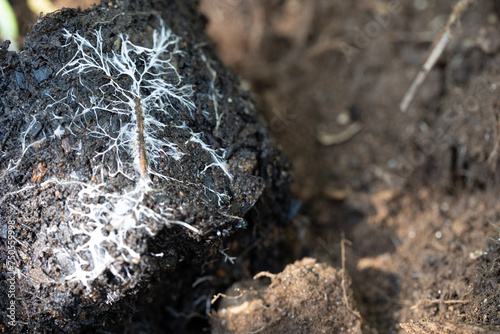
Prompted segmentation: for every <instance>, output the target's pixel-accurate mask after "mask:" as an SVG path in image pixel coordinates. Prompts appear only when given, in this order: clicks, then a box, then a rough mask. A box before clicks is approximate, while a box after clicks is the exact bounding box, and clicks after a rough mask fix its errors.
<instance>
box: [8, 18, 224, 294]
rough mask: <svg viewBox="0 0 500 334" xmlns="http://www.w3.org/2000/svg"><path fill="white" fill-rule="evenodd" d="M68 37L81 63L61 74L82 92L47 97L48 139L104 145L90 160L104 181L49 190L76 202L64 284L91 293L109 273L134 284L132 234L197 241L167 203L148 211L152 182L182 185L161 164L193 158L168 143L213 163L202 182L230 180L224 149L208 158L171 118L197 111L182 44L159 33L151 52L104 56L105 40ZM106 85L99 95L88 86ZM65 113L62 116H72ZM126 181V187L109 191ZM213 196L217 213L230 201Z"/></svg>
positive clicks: (124, 43) (124, 46) (126, 44)
mask: <svg viewBox="0 0 500 334" xmlns="http://www.w3.org/2000/svg"><path fill="white" fill-rule="evenodd" d="M64 37H65V38H66V41H67V43H66V45H65V47H70V46H74V47H75V48H76V53H75V54H74V56H73V57H72V59H71V60H70V61H69V62H68V63H67V64H66V65H65V66H64V67H62V68H61V70H60V71H59V72H58V74H59V75H62V76H70V75H72V76H75V74H76V75H77V76H78V78H79V80H78V86H77V87H75V89H72V90H70V91H68V92H67V93H66V96H65V97H62V98H56V97H51V98H52V100H53V103H51V104H49V105H47V107H46V109H45V114H48V115H52V116H53V121H54V123H55V124H58V125H57V127H56V126H54V127H55V129H53V135H52V136H50V138H51V139H52V140H61V138H62V137H63V136H74V137H76V138H77V141H79V142H80V146H81V138H82V136H89V140H94V141H96V142H99V143H105V145H104V147H103V145H101V144H100V145H101V146H100V147H103V148H102V149H101V150H99V151H97V152H95V154H94V155H93V156H92V157H91V158H92V159H93V161H94V162H95V163H94V164H93V173H94V176H99V177H98V180H99V182H100V183H98V184H96V183H92V182H89V181H88V180H83V179H79V177H78V176H77V175H76V174H74V173H72V175H71V176H70V179H69V180H60V179H53V180H51V181H50V182H52V183H54V184H56V185H58V186H64V187H69V188H72V189H73V191H74V192H75V194H76V195H74V196H73V197H72V198H68V199H67V201H66V207H67V209H68V211H69V219H68V221H67V222H63V223H61V224H67V226H68V229H69V230H70V231H71V233H72V235H73V237H76V236H79V240H83V241H82V242H81V243H80V244H78V245H77V244H72V245H71V244H66V245H65V246H64V247H63V246H60V247H58V248H57V247H56V249H54V253H55V254H58V256H59V258H64V259H66V260H65V262H68V261H67V260H68V259H70V260H69V261H70V262H71V263H72V265H71V268H69V269H68V268H67V269H68V271H71V273H70V274H68V276H67V277H66V279H67V280H70V281H79V282H81V283H82V284H84V285H85V286H86V287H87V288H88V289H90V284H89V283H90V282H91V281H92V280H94V279H95V278H97V277H98V276H99V275H100V274H101V273H102V272H103V271H104V270H109V271H110V272H111V273H112V274H113V275H115V276H116V277H117V278H120V279H122V280H126V279H127V278H130V277H128V276H130V275H129V272H128V269H127V265H132V264H136V263H138V262H139V261H140V256H141V254H140V252H141V251H140V249H136V248H134V246H132V245H130V243H129V242H130V240H129V239H130V238H129V237H130V233H131V232H133V231H138V230H140V229H143V230H144V231H145V232H146V233H148V234H149V235H155V234H156V233H157V232H158V228H154V229H153V228H152V227H151V226H158V225H159V226H164V225H167V226H169V225H171V224H176V225H181V226H183V227H185V228H187V229H189V230H191V231H192V232H194V233H200V231H199V230H198V229H196V228H195V227H193V226H191V225H189V224H187V223H184V222H181V221H177V220H176V219H175V217H174V214H173V209H171V208H169V207H168V206H166V205H164V203H157V204H158V205H156V206H155V207H154V209H153V208H151V206H150V205H147V204H146V202H147V200H146V198H147V197H148V196H149V194H151V193H155V192H157V193H159V192H161V191H162V190H161V189H155V187H156V185H155V184H154V183H153V182H152V177H155V178H157V179H160V180H167V181H169V182H178V183H182V181H180V180H176V179H174V178H172V176H169V175H167V174H166V173H165V171H164V170H162V167H164V166H165V159H171V161H177V162H178V163H181V160H182V158H183V156H185V155H186V154H187V153H185V152H184V150H185V148H183V149H181V148H180V147H179V145H180V144H179V142H178V141H176V140H172V141H170V140H169V133H170V131H171V130H172V129H176V130H177V132H184V135H185V138H186V143H187V142H192V143H194V144H197V147H198V148H199V149H200V150H201V151H202V152H204V154H206V155H207V159H208V160H211V161H213V162H212V163H210V164H207V165H206V166H205V168H204V169H203V170H200V171H199V173H198V174H199V175H201V174H205V173H206V172H207V170H208V169H209V168H219V169H220V170H221V171H222V172H223V173H224V175H225V177H227V178H228V179H232V175H231V173H230V172H229V170H228V169H227V167H226V165H227V163H226V162H225V160H224V150H223V149H218V150H216V149H212V148H211V147H210V146H209V145H208V144H206V143H205V142H204V141H203V139H202V138H203V136H202V134H201V133H195V132H194V131H193V130H192V129H191V128H189V127H188V126H187V125H186V122H185V121H181V120H177V121H176V118H175V117H176V116H177V115H179V114H181V113H182V114H183V115H189V117H193V113H194V112H195V111H196V110H197V108H196V106H195V104H194V103H193V101H192V96H193V94H194V90H193V87H192V86H191V85H188V84H184V82H183V77H182V76H181V74H180V73H179V72H178V70H177V69H176V67H175V66H174V58H175V57H182V56H183V53H182V51H180V50H179V49H178V45H179V41H180V38H179V37H177V36H176V35H174V34H173V33H172V32H171V31H170V30H169V29H168V28H166V27H165V26H164V25H163V23H162V24H161V28H160V29H158V30H155V31H154V32H153V36H152V47H150V48H148V47H144V46H139V45H135V44H134V43H132V42H131V41H130V38H129V37H128V36H127V35H123V34H122V35H119V42H120V43H119V45H120V47H119V51H108V52H106V50H108V47H109V45H108V44H109V43H105V40H104V37H103V35H102V33H101V30H96V31H94V32H93V33H92V37H91V39H92V40H89V39H87V38H85V37H84V36H83V35H81V34H80V33H78V32H77V33H74V34H71V33H70V32H69V31H65V34H64ZM103 81H104V83H103V84H102V85H101V87H94V86H92V85H95V83H96V82H103ZM82 91H84V92H86V94H83V95H85V96H86V97H85V98H84V99H82V98H81V97H80V98H79V97H78V96H82V93H81V92H82ZM61 110H66V114H63V113H62V112H61ZM35 121H36V117H34V118H33V122H35ZM218 121H220V119H218ZM31 127H32V125H30V127H28V130H27V131H26V132H25V133H24V134H23V136H24V137H23V138H22V142H23V147H22V150H23V152H22V155H24V154H25V153H26V151H27V149H28V148H29V146H27V145H26V134H27V133H28V132H29V131H30V128H31ZM80 150H81V147H80ZM21 158H22V157H21ZM18 164H19V162H16V164H14V165H12V167H11V168H14V167H15V166H17V165H18ZM121 176H124V177H125V178H126V179H127V180H128V181H127V182H121V183H120V182H118V183H117V182H113V180H117V179H118V178H120V177H121ZM110 184H113V185H110ZM116 184H120V186H118V187H116ZM186 184H187V185H188V186H191V187H193V186H194V187H199V188H202V189H205V190H206V189H207V186H205V185H204V184H203V183H202V182H199V183H196V182H193V180H190V181H189V182H186ZM208 190H209V191H210V192H212V193H214V194H216V195H217V198H218V201H219V204H220V203H221V201H222V199H224V198H227V197H228V195H227V194H225V193H220V192H218V191H217V190H216V189H210V188H208ZM111 248H112V249H113V251H111V250H110V249H111ZM117 254H118V255H117ZM70 269H71V270H70Z"/></svg>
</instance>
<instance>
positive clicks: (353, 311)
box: [340, 232, 363, 320]
mask: <svg viewBox="0 0 500 334" xmlns="http://www.w3.org/2000/svg"><path fill="white" fill-rule="evenodd" d="M346 242H349V241H347V240H346V238H345V236H344V233H343V232H342V240H341V241H340V253H341V257H342V294H343V296H344V303H345V307H346V308H347V310H348V311H349V312H351V313H352V314H354V315H355V316H356V317H357V318H358V319H360V320H362V319H363V318H362V317H361V314H359V312H358V311H355V310H353V309H352V308H351V307H350V306H349V298H347V289H346V287H345V281H346V279H345V244H346Z"/></svg>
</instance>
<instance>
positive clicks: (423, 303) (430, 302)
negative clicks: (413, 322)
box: [410, 299, 470, 310]
mask: <svg viewBox="0 0 500 334" xmlns="http://www.w3.org/2000/svg"><path fill="white" fill-rule="evenodd" d="M469 302H470V300H463V299H453V300H442V299H422V300H419V301H418V302H417V303H416V304H415V305H413V306H412V307H410V310H415V309H418V308H420V307H421V306H424V307H427V306H430V305H434V304H439V303H443V304H467V303H469Z"/></svg>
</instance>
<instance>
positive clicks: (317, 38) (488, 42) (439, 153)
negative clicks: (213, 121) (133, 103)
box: [16, 0, 500, 333]
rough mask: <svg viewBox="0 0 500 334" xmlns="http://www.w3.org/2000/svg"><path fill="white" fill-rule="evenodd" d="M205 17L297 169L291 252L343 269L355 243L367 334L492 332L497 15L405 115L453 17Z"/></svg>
mask: <svg viewBox="0 0 500 334" xmlns="http://www.w3.org/2000/svg"><path fill="white" fill-rule="evenodd" d="M200 2H201V5H200V6H201V10H202V11H203V12H204V13H205V14H206V16H207V17H208V19H209V24H208V27H207V33H208V34H209V36H211V37H212V38H213V39H214V41H215V42H216V43H217V47H218V53H219V56H220V57H221V59H222V60H223V61H224V62H225V63H226V64H227V65H228V66H230V67H232V68H233V69H234V70H235V71H236V72H237V73H239V74H240V76H241V79H242V84H243V85H244V86H246V87H248V88H249V89H250V90H251V91H252V92H253V94H254V99H255V100H256V102H257V105H258V106H259V108H260V109H261V110H262V112H263V115H264V117H265V119H266V120H267V122H268V124H269V127H270V129H271V130H272V131H273V133H274V136H275V138H276V140H277V141H278V143H279V144H280V145H281V147H282V149H283V151H284V152H285V154H286V155H287V156H288V157H289V158H290V160H291V161H292V162H293V163H294V165H295V172H294V183H293V191H294V195H295V196H296V198H298V199H299V200H301V201H302V202H303V207H302V211H301V214H302V215H304V216H307V217H309V219H304V220H303V221H305V223H304V224H303V225H301V227H300V228H299V243H300V245H298V246H297V249H300V248H305V249H307V253H308V255H310V256H313V257H315V258H316V259H317V260H318V261H320V262H325V263H328V264H330V265H332V266H333V267H335V268H339V267H340V265H341V256H340V254H341V252H340V240H341V233H345V236H346V238H347V239H348V240H350V241H351V245H350V246H349V247H347V253H346V266H347V268H346V269H347V271H348V273H349V275H350V277H351V279H352V289H353V291H354V300H355V302H356V305H357V308H358V309H359V311H360V313H361V315H362V317H363V320H364V324H365V328H364V331H365V332H367V333H405V330H404V329H403V328H402V327H401V326H400V325H399V324H400V323H410V322H411V321H414V322H418V323H417V324H416V325H415V326H413V332H414V333H424V332H431V331H432V330H435V328H441V329H440V330H438V331H437V332H443V333H444V332H447V331H448V332H450V333H452V332H464V333H475V332H486V331H488V330H489V331H490V332H496V331H498V330H500V329H499V327H498V326H500V288H499V277H500V239H499V231H500V229H499V227H500V201H499V194H500V191H499V190H500V177H499V175H500V174H499V167H498V149H499V143H500V137H499V131H500V99H499V94H498V92H499V87H500V54H499V53H498V51H499V48H500V22H499V17H500V6H499V5H498V2H496V1H494V0H491V1H489V0H481V1H476V2H475V3H474V4H473V6H471V8H470V9H469V10H468V12H467V13H466V15H465V16H464V17H463V18H462V20H461V22H460V24H459V25H458V27H456V28H455V29H454V30H453V35H454V38H453V40H452V42H451V43H450V45H448V47H447V48H446V50H445V52H444V54H443V55H442V57H441V58H440V60H439V61H438V63H437V65H436V66H435V68H434V69H433V70H432V71H431V73H430V75H429V77H428V78H427V80H426V81H425V83H424V85H423V86H422V88H421V90H420V91H419V93H418V94H417V96H416V99H415V100H414V102H413V103H412V105H411V107H410V109H409V111H408V112H406V113H402V112H400V111H399V108H398V106H399V103H400V102H401V99H402V97H403V95H404V94H405V92H406V90H407V89H408V87H409V85H410V83H411V81H412V80H413V78H414V76H415V75H416V73H417V71H418V70H419V67H420V65H421V64H422V62H423V60H424V59H425V56H426V54H427V52H428V50H429V48H430V46H431V44H432V41H433V40H434V38H435V37H436V36H437V35H438V34H439V31H440V29H441V28H442V27H443V26H444V24H445V22H446V20H447V17H448V15H449V14H450V13H451V10H452V8H453V5H454V4H455V1H451V0H443V1H439V2H438V1H426V0H412V1H396V0H390V1H381V0H353V1H340V0H338V1H337V0H336V1H330V0H314V1H310V0H308V1H306V0H253V1H245V0H201V1H200ZM78 5H79V2H78V1H74V2H73V3H72V4H71V6H73V7H76V6H78ZM391 6H392V7H391ZM394 6H396V7H394ZM17 7H19V8H21V7H22V6H16V8H17ZM391 8H392V9H394V8H399V9H398V10H392V11H391ZM18 11H19V10H18ZM377 18H378V20H377ZM21 22H22V21H21ZM379 22H381V23H382V24H381V23H379ZM23 29H26V28H23ZM353 129H356V130H358V131H357V132H356V131H354V132H355V134H352V133H351V134H350V135H345V134H346V133H349V131H351V130H353ZM346 131H347V132H346ZM324 134H333V135H337V136H334V138H335V139H336V143H335V144H333V145H323V144H321V143H320V141H319V140H318V137H320V136H321V135H324ZM339 134H340V136H338V135H339ZM344 135H345V136H344ZM297 255H299V254H297ZM302 255H303V254H302ZM285 265H286V264H283V267H284V266H285ZM419 321H420V322H419ZM436 324H441V327H439V326H437V325H436ZM443 324H444V325H443ZM419 326H420V327H419ZM426 326H427V327H426ZM433 326H434V327H433ZM443 326H444V327H443ZM446 326H451V327H446ZM453 326H455V327H453ZM495 326H496V327H495ZM450 328H451V329H450Z"/></svg>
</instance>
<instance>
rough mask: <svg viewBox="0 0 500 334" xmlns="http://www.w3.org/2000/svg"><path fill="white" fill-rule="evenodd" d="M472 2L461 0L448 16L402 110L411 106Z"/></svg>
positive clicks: (470, 0)
mask: <svg viewBox="0 0 500 334" xmlns="http://www.w3.org/2000/svg"><path fill="white" fill-rule="evenodd" d="M471 3H472V0H459V1H458V2H457V3H456V4H455V7H454V8H453V12H452V13H451V15H450V17H449V18H448V22H447V23H446V25H445V26H444V28H443V30H441V33H440V34H439V37H438V39H437V40H436V41H434V44H433V45H432V47H431V52H430V53H429V55H428V56H427V59H426V60H425V62H424V64H423V65H422V68H421V69H420V71H419V72H418V74H417V77H416V78H415V80H414V81H413V83H412V84H411V86H410V88H409V89H408V91H407V92H406V94H405V96H404V98H403V101H402V102H401V104H400V105H399V109H400V110H401V111H402V112H406V111H407V110H408V107H409V106H410V103H411V102H412V101H413V98H414V97H415V94H416V92H417V91H418V89H419V88H420V86H421V85H422V83H423V82H424V80H425V78H426V77H427V75H428V74H429V72H430V71H431V69H432V68H433V67H434V65H435V64H436V62H437V60H438V59H439V57H440V56H441V54H442V53H443V50H444V49H445V47H446V45H448V43H449V41H450V40H451V29H453V27H455V25H456V24H457V22H458V20H459V19H460V18H461V17H462V15H463V14H464V13H465V12H466V11H467V9H468V8H469V6H470V4H471Z"/></svg>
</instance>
